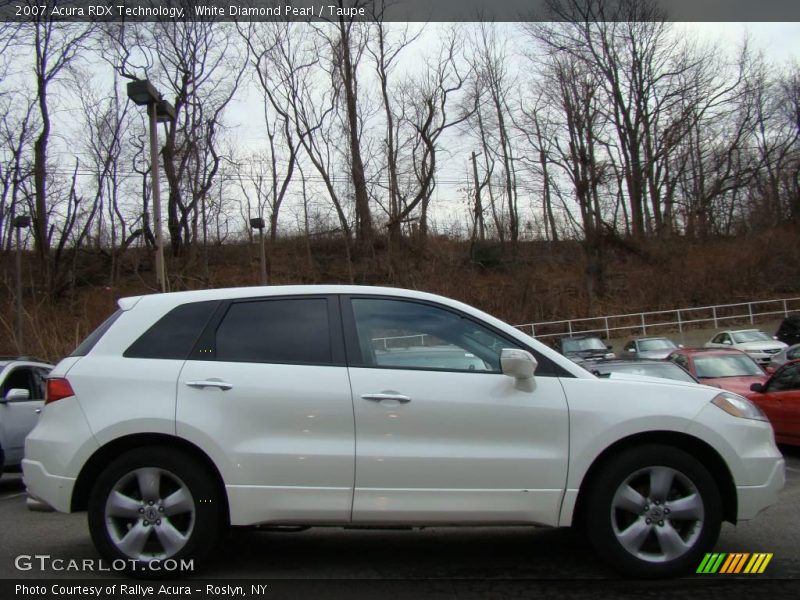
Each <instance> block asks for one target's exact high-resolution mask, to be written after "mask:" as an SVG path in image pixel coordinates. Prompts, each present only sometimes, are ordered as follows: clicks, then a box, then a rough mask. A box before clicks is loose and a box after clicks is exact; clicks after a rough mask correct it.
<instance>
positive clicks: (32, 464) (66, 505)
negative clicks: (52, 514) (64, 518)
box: [22, 459, 75, 512]
mask: <svg viewBox="0 0 800 600" xmlns="http://www.w3.org/2000/svg"><path fill="white" fill-rule="evenodd" d="M22 478H23V480H24V482H25V486H26V487H27V488H28V495H29V496H31V497H32V498H33V499H34V501H35V502H37V503H40V504H43V505H44V506H45V507H47V506H49V507H50V508H52V509H55V510H57V511H60V512H70V509H71V498H72V488H74V487H75V480H74V479H72V478H69V477H59V476H58V475H52V474H51V473H48V472H47V469H45V467H44V465H43V464H42V463H40V462H39V461H36V460H29V459H24V460H23V461H22ZM29 508H31V510H36V509H37V508H38V509H39V510H46V508H43V507H39V506H38V505H37V507H36V508H33V507H30V506H29Z"/></svg>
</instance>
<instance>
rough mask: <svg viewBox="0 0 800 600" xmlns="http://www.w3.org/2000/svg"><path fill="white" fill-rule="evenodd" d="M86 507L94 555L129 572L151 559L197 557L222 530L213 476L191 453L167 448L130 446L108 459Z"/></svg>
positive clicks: (210, 546)
mask: <svg viewBox="0 0 800 600" xmlns="http://www.w3.org/2000/svg"><path fill="white" fill-rule="evenodd" d="M88 508H89V511H88V512H89V514H88V519H89V530H90V532H91V535H92V540H93V541H94V543H95V546H96V547H97V549H98V551H99V552H100V554H101V555H103V556H104V557H106V558H107V559H109V560H111V561H119V559H122V560H123V561H124V564H125V565H127V568H126V570H128V571H132V572H136V571H146V570H147V567H146V563H150V562H152V561H159V562H160V561H164V560H167V559H174V560H176V561H177V560H179V559H186V560H190V559H197V560H202V558H203V557H204V556H205V555H206V554H207V553H208V552H210V551H211V550H212V549H213V548H214V546H215V545H216V542H217V541H218V539H219V534H220V533H221V531H222V523H223V521H222V514H223V513H222V511H221V506H220V498H219V493H218V491H217V489H216V486H215V485H214V483H213V478H212V477H211V476H210V474H209V473H208V472H207V470H206V469H204V468H203V467H202V466H201V465H200V464H198V463H197V461H196V460H195V459H194V458H193V457H191V456H189V455H187V454H184V453H183V452H180V451H176V450H175V449H170V448H158V447H152V448H142V449H137V450H132V451H130V452H127V453H125V454H123V455H122V456H120V457H119V458H118V459H116V460H115V461H113V462H112V463H111V464H110V465H109V466H108V467H107V468H106V469H105V470H104V471H103V472H102V473H101V474H100V476H99V477H98V479H97V483H96V484H95V486H94V488H93V490H92V493H91V496H90V500H89V507H88ZM117 564H121V563H117ZM151 575H152V573H151Z"/></svg>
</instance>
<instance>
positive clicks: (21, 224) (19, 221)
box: [11, 215, 31, 356]
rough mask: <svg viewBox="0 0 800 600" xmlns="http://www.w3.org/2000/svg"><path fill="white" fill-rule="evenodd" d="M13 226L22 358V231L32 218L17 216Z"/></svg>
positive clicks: (18, 350) (18, 344)
mask: <svg viewBox="0 0 800 600" xmlns="http://www.w3.org/2000/svg"><path fill="white" fill-rule="evenodd" d="M11 225H12V226H13V227H14V229H16V230H17V273H16V275H17V354H18V355H19V356H22V355H23V354H24V352H25V344H24V341H23V338H22V335H23V329H22V230H23V229H27V228H28V227H30V226H31V218H30V216H28V215H17V216H16V217H14V220H13V221H12V222H11Z"/></svg>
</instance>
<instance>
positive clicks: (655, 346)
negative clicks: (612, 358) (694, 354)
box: [623, 337, 683, 359]
mask: <svg viewBox="0 0 800 600" xmlns="http://www.w3.org/2000/svg"><path fill="white" fill-rule="evenodd" d="M682 347H683V346H679V345H678V344H676V343H675V342H673V341H672V340H671V339H669V338H665V337H650V338H636V339H635V340H631V341H630V342H628V343H627V344H625V348H624V350H623V353H624V356H625V358H652V359H662V358H667V356H669V355H670V354H671V353H672V351H673V350H677V349H678V348H682Z"/></svg>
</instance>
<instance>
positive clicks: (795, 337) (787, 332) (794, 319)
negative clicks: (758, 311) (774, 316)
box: [775, 314, 800, 346]
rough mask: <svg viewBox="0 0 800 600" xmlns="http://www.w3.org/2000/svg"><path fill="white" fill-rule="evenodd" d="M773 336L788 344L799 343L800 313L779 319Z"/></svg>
mask: <svg viewBox="0 0 800 600" xmlns="http://www.w3.org/2000/svg"><path fill="white" fill-rule="evenodd" d="M775 337H776V338H778V339H779V340H780V341H781V342H783V343H784V344H788V345H790V346H791V345H794V344H800V314H794V315H789V316H788V317H786V318H785V319H784V320H783V321H781V324H780V326H779V327H778V331H776V332H775Z"/></svg>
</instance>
